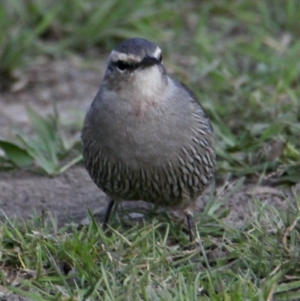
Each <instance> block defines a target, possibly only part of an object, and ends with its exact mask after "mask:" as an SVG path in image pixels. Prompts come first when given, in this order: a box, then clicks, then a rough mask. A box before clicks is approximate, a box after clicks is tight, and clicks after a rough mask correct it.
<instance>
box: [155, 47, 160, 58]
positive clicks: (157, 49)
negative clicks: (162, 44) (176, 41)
mask: <svg viewBox="0 0 300 301" xmlns="http://www.w3.org/2000/svg"><path fill="white" fill-rule="evenodd" d="M160 54H161V49H160V48H159V47H158V46H156V49H155V51H154V53H153V56H155V57H156V58H159V55H160Z"/></svg>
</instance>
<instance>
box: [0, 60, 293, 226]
mask: <svg viewBox="0 0 300 301" xmlns="http://www.w3.org/2000/svg"><path fill="white" fill-rule="evenodd" d="M104 68H105V60H98V61H93V63H92V64H90V66H88V65H87V64H86V63H85V62H83V61H82V60H81V59H79V58H77V57H75V58H74V57H72V58H70V59H69V60H63V61H62V60H61V61H54V62H53V61H44V62H36V63H35V64H34V65H32V66H31V67H30V68H28V69H27V70H26V71H25V72H23V73H22V76H21V78H20V81H19V82H18V83H17V84H15V85H14V86H13V87H12V90H11V91H7V92H4V93H1V95H0V106H1V110H0V137H2V138H6V139H11V138H12V137H13V135H14V131H15V130H16V129H22V131H23V132H24V131H25V132H26V133H28V134H30V132H31V127H30V124H29V121H28V118H27V114H26V106H30V107H32V108H34V109H35V110H36V111H38V112H39V113H40V114H45V115H46V114H48V113H50V112H52V106H53V102H55V103H56V104H57V107H58V111H59V114H60V116H61V117H62V119H63V120H64V121H65V122H66V123H74V124H76V123H78V122H82V120H83V116H84V114H85V112H86V111H87V109H88V107H89V105H90V103H91V101H92V99H93V98H94V96H95V94H96V93H97V90H98V88H99V85H100V82H101V78H102V76H103V72H104ZM78 134H79V130H78ZM218 182H219V181H218ZM223 188H224V185H223V184H222V185H217V187H216V190H215V194H218V198H219V199H220V200H222V201H223V207H226V208H229V209H230V214H229V216H227V218H226V221H227V222H229V223H230V224H232V225H234V226H237V227H241V226H243V225H244V224H245V222H246V221H249V220H251V217H252V216H253V215H255V214H256V212H255V210H254V209H253V208H254V207H253V199H254V198H255V199H256V200H258V201H259V202H263V203H264V204H272V205H275V206H276V207H277V208H280V210H287V208H288V207H289V206H290V204H291V203H292V202H293V194H292V193H291V191H289V190H286V191H283V190H281V189H279V188H276V187H271V186H269V185H258V184H253V183H251V184H249V183H247V184H245V183H242V184H240V185H235V186H234V185H233V183H229V185H228V187H227V188H224V191H223V192H222V189H223ZM211 190H212V189H208V190H207V192H206V193H205V194H204V195H203V196H202V197H201V198H200V199H199V202H198V203H197V205H198V208H200V209H203V207H204V206H205V203H206V202H207V200H208V199H209V197H210V192H211ZM107 201H108V198H107V196H106V195H105V194H104V193H103V192H102V191H100V190H99V189H98V188H97V187H96V186H95V185H94V183H93V182H92V180H91V179H90V178H89V176H88V174H87V172H86V170H85V169H84V167H83V166H82V165H77V166H75V167H73V168H71V169H69V170H67V171H66V172H65V173H63V174H61V175H59V176H57V177H54V178H51V177H47V176H45V175H41V174H37V173H34V172H32V171H25V170H12V171H2V172H0V208H1V212H2V213H1V214H2V215H6V216H8V217H17V218H27V217H28V216H30V215H32V214H41V213H42V212H45V211H46V212H50V213H51V214H52V215H54V216H56V217H57V219H58V221H59V223H60V224H64V223H66V222H71V221H74V222H86V219H85V217H86V216H87V212H88V209H90V210H91V211H92V212H95V214H96V215H99V216H100V217H101V216H103V214H104V211H105V208H106V206H107ZM124 204H125V205H124V206H125V209H126V208H128V207H130V208H131V210H132V211H133V212H134V211H135V208H136V209H139V208H148V207H149V205H148V204H147V205H146V204H145V203H144V202H125V203H124Z"/></svg>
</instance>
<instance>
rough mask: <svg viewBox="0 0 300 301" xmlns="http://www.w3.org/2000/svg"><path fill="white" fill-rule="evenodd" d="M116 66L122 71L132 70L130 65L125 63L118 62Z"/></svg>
mask: <svg viewBox="0 0 300 301" xmlns="http://www.w3.org/2000/svg"><path fill="white" fill-rule="evenodd" d="M116 66H117V68H118V69H119V70H120V71H125V70H126V69H129V68H130V65H129V64H127V63H125V62H124V61H120V60H119V61H117V62H116Z"/></svg>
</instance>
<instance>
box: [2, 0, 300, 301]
mask: <svg viewBox="0 0 300 301" xmlns="http://www.w3.org/2000/svg"><path fill="white" fill-rule="evenodd" d="M102 2H103V3H102V4H101V6H99V2H97V1H92V0H90V1H83V0H76V1H67V0H65V1H60V2H56V1H54V2H52V3H55V5H53V4H51V3H49V4H46V2H45V1H38V0H31V1H26V2H24V3H23V4H20V3H19V1H16V0H11V1H9V2H1V4H0V25H2V26H0V66H1V68H0V77H1V78H2V79H3V80H2V81H0V82H1V89H6V90H7V89H11V87H12V86H13V85H14V83H16V82H17V81H18V76H17V74H18V72H19V71H20V72H21V73H22V72H24V71H22V70H26V66H27V65H28V64H31V62H32V60H33V59H34V58H36V57H39V56H47V57H51V58H53V59H56V58H59V57H64V56H66V55H68V54H69V53H76V54H77V55H81V56H82V57H87V58H88V57H89V50H90V49H94V50H95V51H96V52H97V53H100V52H101V51H102V50H103V49H104V50H110V49H111V48H112V47H113V46H114V45H115V44H116V43H117V42H118V41H119V40H121V39H124V38H127V37H132V36H144V37H147V38H149V39H151V40H153V41H157V43H158V44H159V45H160V46H162V48H163V49H164V52H165V56H164V60H165V64H166V66H167V69H168V71H170V72H171V73H172V74H174V75H175V76H176V77H177V78H179V79H181V80H182V81H183V82H184V83H185V84H187V85H188V86H190V87H192V88H193V90H194V92H195V93H196V94H197V96H198V98H199V100H200V101H201V104H202V105H203V107H204V108H205V110H206V111H207V113H208V114H209V116H210V118H211V120H212V123H213V126H214V131H215V136H216V150H217V161H218V165H217V179H218V181H224V179H226V178H230V179H237V180H239V179H242V178H243V177H245V179H246V181H251V182H254V183H258V184H259V183H261V182H263V181H265V180H267V183H271V184H272V185H275V186H276V187H277V188H278V189H282V188H287V187H291V186H292V185H294V184H297V183H299V182H300V140H299V133H300V101H299V99H300V89H299V79H300V64H299V51H300V42H299V41H300V39H299V37H300V4H299V2H298V1H294V0H285V1H283V0H273V1H270V0H263V1H259V0H254V1H252V0H240V1H231V0H225V1H217V0H212V1H202V2H201V4H198V3H196V1H195V2H193V1H190V2H184V1H180V0H177V1H165V2H161V1H157V0H151V1H140V2H135V5H134V7H133V6H132V4H131V2H130V1H128V2H126V1H117V0H115V1H102ZM1 32H2V34H1ZM17 71H18V72H17ZM28 114H29V116H30V120H31V123H32V127H33V129H34V130H35V135H33V136H25V135H24V134H23V133H21V132H20V131H18V133H16V136H15V138H14V139H13V140H10V141H7V140H4V139H2V140H1V141H0V147H1V148H2V150H3V152H4V155H3V156H2V157H0V159H1V161H0V167H1V169H5V170H6V169H7V168H38V169H39V170H40V171H42V172H44V173H46V174H49V175H52V176H54V175H56V174H59V173H61V172H64V171H65V170H66V168H68V167H69V166H71V165H72V164H73V163H76V162H77V161H78V160H80V148H78V141H77V140H75V141H74V140H73V139H72V140H69V139H67V138H66V137H65V135H64V132H63V130H62V126H61V124H60V122H59V116H57V115H56V113H55V112H54V115H53V116H52V117H51V116H49V117H48V118H42V117H41V116H39V115H37V114H36V113H35V112H34V111H32V110H29V111H28ZM33 166H34V167H33ZM228 189H229V193H230V191H232V190H233V188H232V187H229V188H228ZM292 199H293V200H294V202H293V203H292V204H290V209H289V210H287V211H286V212H283V211H281V210H279V209H278V208H275V206H273V205H272V204H271V205H266V204H264V203H262V202H261V201H260V200H256V199H255V198H254V197H253V200H252V202H253V204H254V209H253V217H252V219H251V220H250V221H249V223H246V224H245V225H244V226H243V227H241V228H239V229H237V228H234V227H232V226H230V225H229V224H228V223H226V222H224V216H226V214H227V213H228V212H227V211H222V210H221V208H220V204H221V203H225V202H226V198H225V197H224V195H222V196H216V197H211V199H210V201H209V203H208V204H207V206H206V208H205V210H204V212H202V213H200V214H199V216H197V217H196V221H197V223H196V224H197V227H198V230H199V231H198V233H199V235H200V237H199V239H200V245H199V246H188V239H187V236H186V235H185V234H184V233H182V232H181V231H180V228H179V227H178V225H177V224H176V223H175V222H172V220H170V221H168V222H166V220H165V219H161V218H159V217H158V216H157V217H155V218H154V219H153V220H152V221H145V222H144V223H143V224H139V225H134V226H132V227H126V226H125V225H124V223H123V222H121V223H119V222H118V219H117V218H118V217H115V219H114V220H113V221H112V224H111V226H112V229H110V230H109V233H107V234H104V233H103V231H102V229H101V227H100V226H99V224H98V223H96V222H95V221H94V220H93V218H92V217H91V224H90V225H89V226H87V227H84V228H83V229H81V230H78V229H77V228H76V226H75V225H66V226H65V227H63V228H58V227H57V225H56V222H55V220H53V219H51V217H50V222H49V218H48V217H47V218H46V217H45V216H37V217H34V218H32V219H30V220H28V221H26V222H20V221H12V220H11V219H9V218H6V219H5V220H4V221H3V224H2V225H0V264H1V267H2V270H1V271H0V299H1V291H2V288H3V291H4V288H5V289H6V290H8V291H10V292H15V293H16V294H20V295H23V296H27V297H28V298H30V299H32V300H160V301H165V300H268V301H269V300H299V299H300V290H299V287H300V281H299V264H298V262H299V233H300V232H299V226H298V224H299V216H300V214H299V208H300V207H299V201H300V199H299V192H297V191H296V190H294V195H293V196H292V197H291V198H287V200H286V201H287V202H291V200H292ZM233 210H234V209H233ZM119 218H121V217H119ZM45 220H47V222H46V221H45ZM121 225H123V226H121ZM3 294H4V293H3Z"/></svg>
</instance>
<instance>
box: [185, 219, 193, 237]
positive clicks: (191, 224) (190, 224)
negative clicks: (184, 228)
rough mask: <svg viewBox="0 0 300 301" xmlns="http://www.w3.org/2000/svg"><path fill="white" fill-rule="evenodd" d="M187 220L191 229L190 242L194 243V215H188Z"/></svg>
mask: <svg viewBox="0 0 300 301" xmlns="http://www.w3.org/2000/svg"><path fill="white" fill-rule="evenodd" d="M185 216H186V220H187V224H188V228H189V237H190V242H193V240H194V236H193V230H192V229H193V225H194V223H193V215H192V214H190V213H186V214H185Z"/></svg>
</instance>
